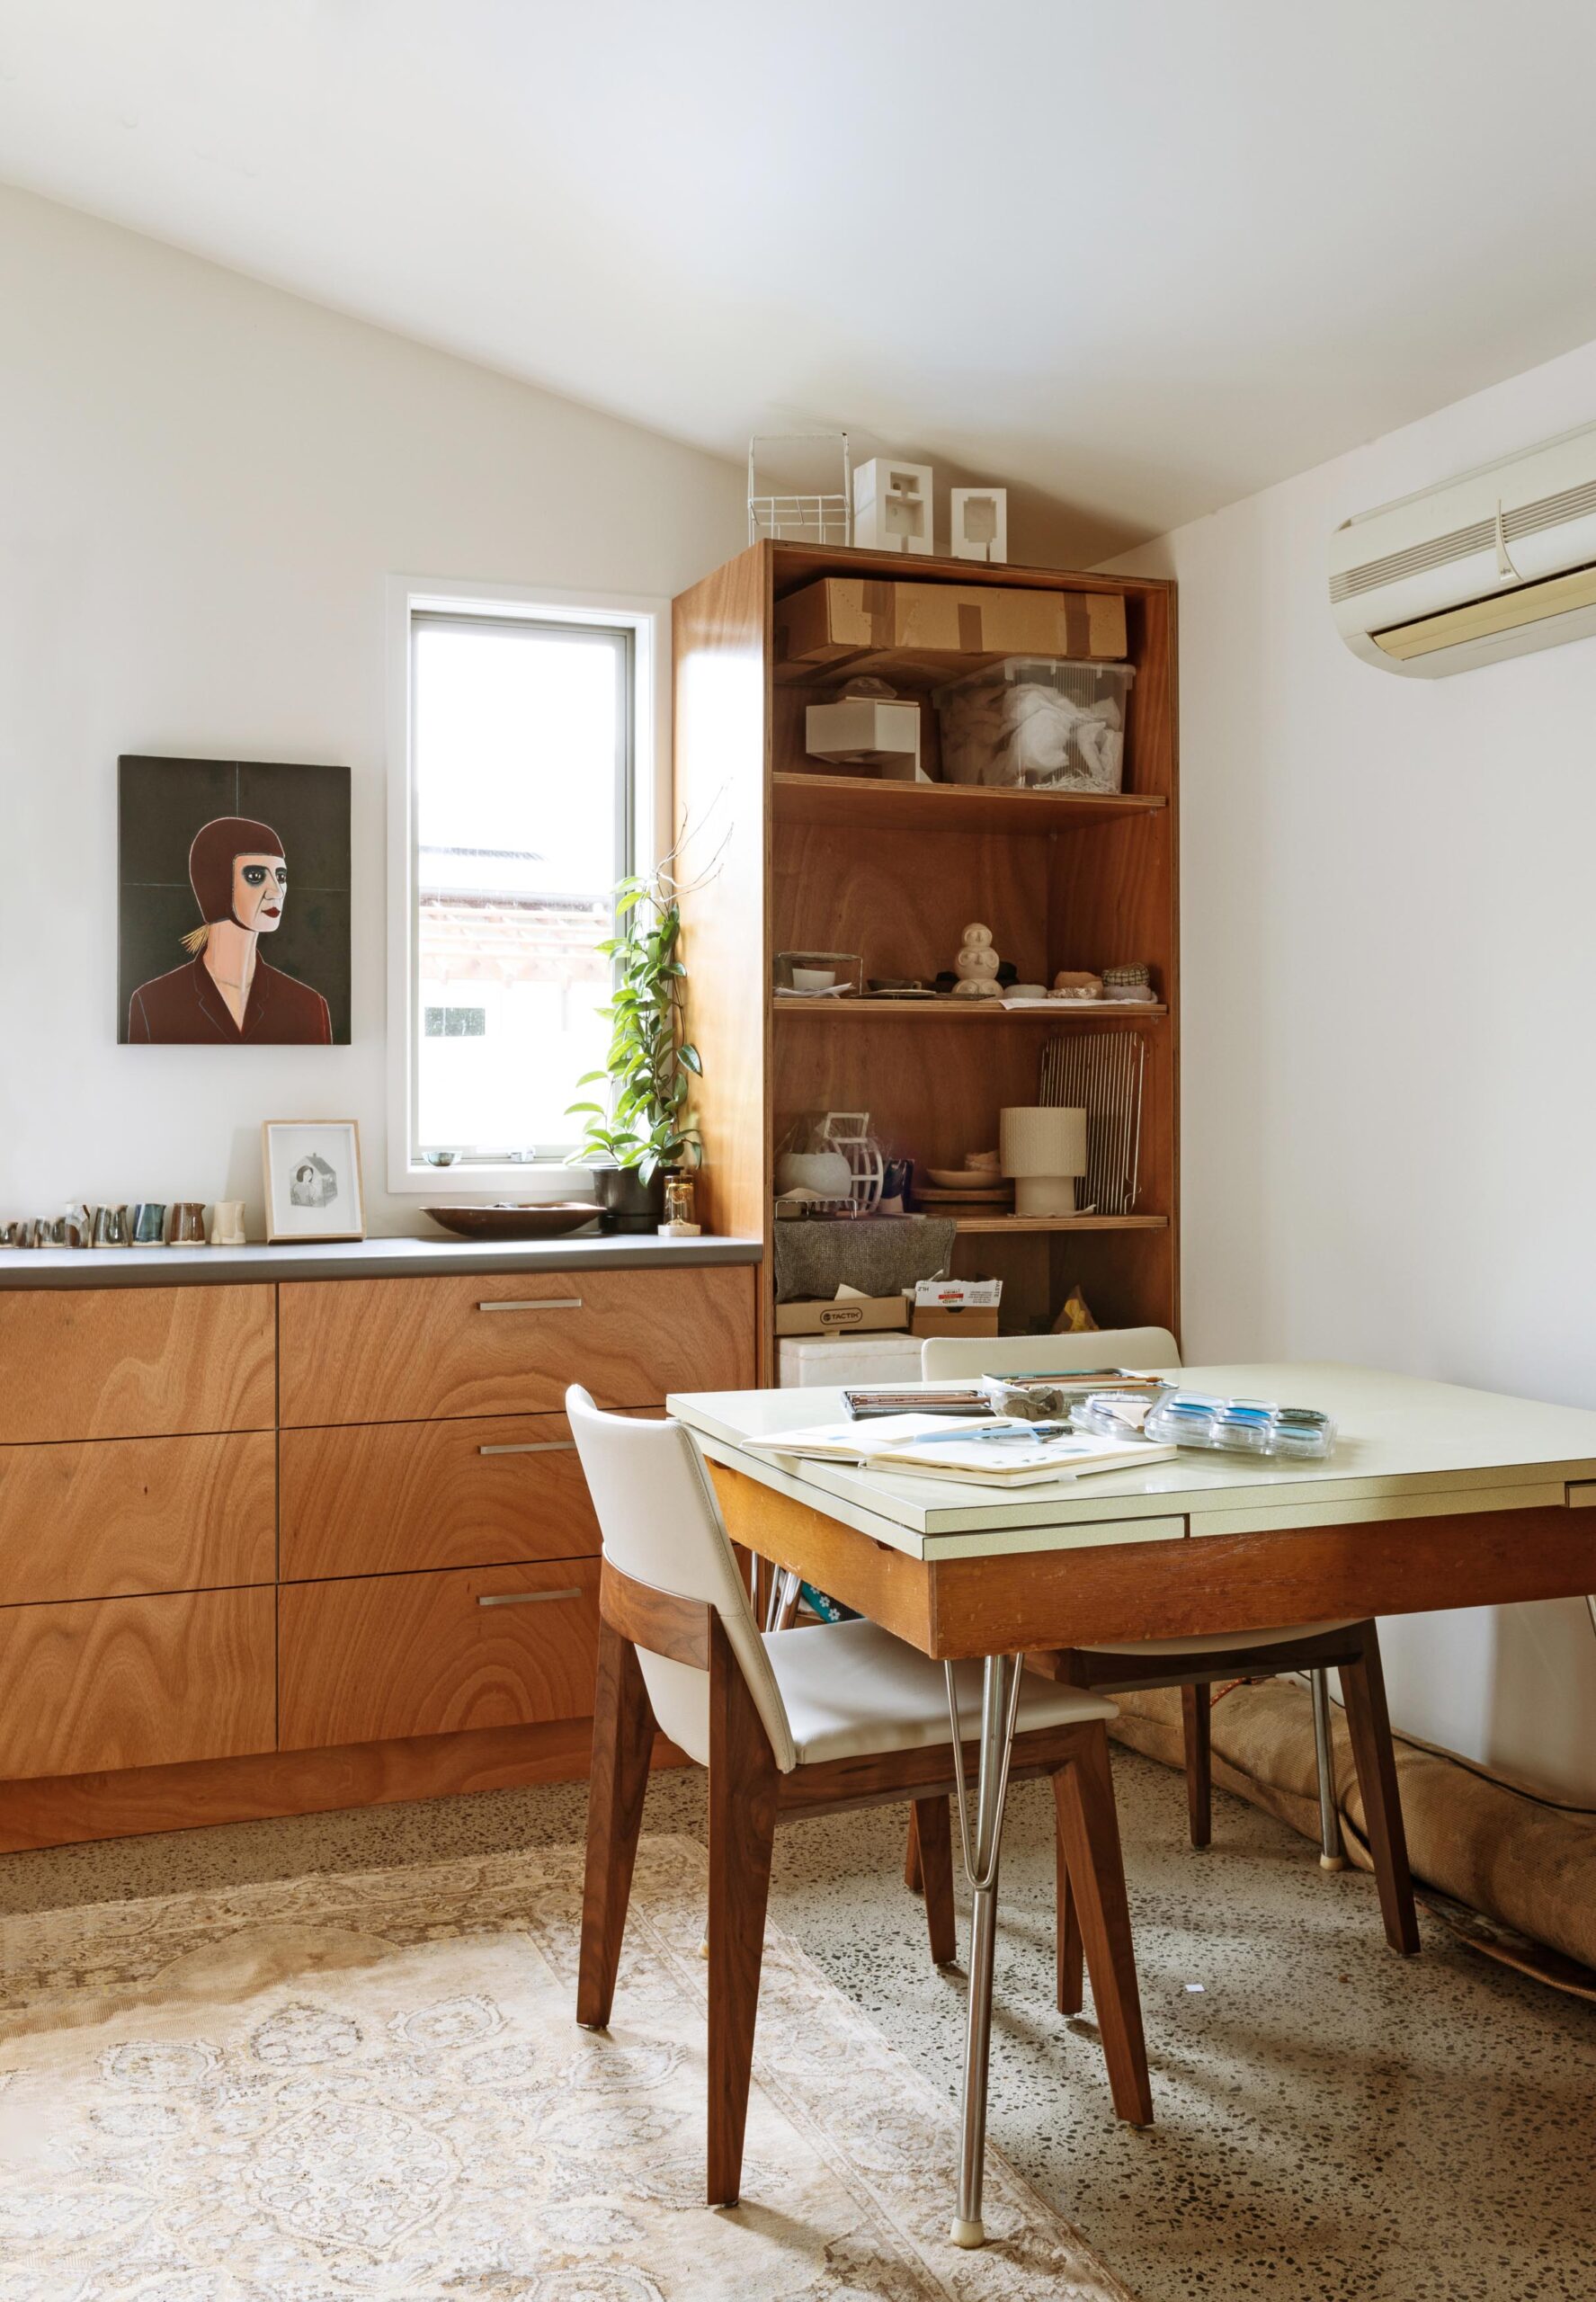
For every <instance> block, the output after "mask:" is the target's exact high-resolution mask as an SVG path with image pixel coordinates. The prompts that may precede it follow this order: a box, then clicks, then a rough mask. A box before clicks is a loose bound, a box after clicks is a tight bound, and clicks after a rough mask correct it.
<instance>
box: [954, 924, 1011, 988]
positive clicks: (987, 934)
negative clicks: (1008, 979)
mask: <svg viewBox="0 0 1596 2302" xmlns="http://www.w3.org/2000/svg"><path fill="white" fill-rule="evenodd" d="M953 972H954V974H955V975H956V976H957V977H958V982H957V983H956V984H955V985H954V986H953V992H954V996H955V997H956V998H959V999H998V998H1001V997H1002V993H1001V991H1000V990H999V988H998V982H997V952H996V950H994V946H993V941H992V930H991V928H990V927H983V926H982V924H981V923H980V921H979V920H978V919H977V920H972V921H971V923H970V924H969V925H968V926H967V928H965V929H964V930H963V931H962V932H961V933H960V936H959V941H958V958H957V959H955V960H954V962H953Z"/></svg>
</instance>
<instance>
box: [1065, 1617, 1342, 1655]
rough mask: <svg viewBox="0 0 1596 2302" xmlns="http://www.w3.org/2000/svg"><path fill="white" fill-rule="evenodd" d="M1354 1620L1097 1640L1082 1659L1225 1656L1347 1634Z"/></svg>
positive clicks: (1087, 1648) (1294, 1623)
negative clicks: (1200, 1634) (1208, 1633)
mask: <svg viewBox="0 0 1596 2302" xmlns="http://www.w3.org/2000/svg"><path fill="white" fill-rule="evenodd" d="M1353 1619H1355V1618H1353V1617H1349V1618H1348V1619H1347V1621H1345V1622H1289V1623H1279V1624H1277V1625H1276V1627H1275V1628H1274V1629H1273V1630H1232V1631H1226V1632H1225V1633H1223V1634H1222V1635H1219V1636H1217V1637H1208V1636H1205V1637H1200V1638H1094V1639H1093V1640H1092V1644H1091V1646H1083V1648H1082V1649H1081V1652H1082V1653H1083V1655H1226V1654H1229V1653H1231V1652H1233V1651H1234V1650H1235V1649H1236V1648H1238V1647H1245V1646H1285V1645H1287V1644H1288V1642H1291V1641H1299V1640H1302V1639H1305V1638H1324V1637H1328V1635H1329V1633H1330V1632H1331V1631H1333V1630H1345V1629H1347V1628H1349V1627H1350V1624H1351V1621H1352V1620H1353Z"/></svg>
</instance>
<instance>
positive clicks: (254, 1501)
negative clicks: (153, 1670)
mask: <svg viewBox="0 0 1596 2302" xmlns="http://www.w3.org/2000/svg"><path fill="white" fill-rule="evenodd" d="M274 1448H275V1441H273V1438H272V1433H271V1432H269V1431H240V1432H227V1433H224V1434H220V1435H212V1436H210V1437H207V1438H202V1439H95V1440H89V1441H82V1442H78V1443H72V1442H67V1441H59V1442H57V1443H56V1444H53V1445H50V1446H45V1447H0V1606H13V1605H20V1604H24V1603H31V1602H38V1601H40V1600H57V1599H63V1600H64V1599H107V1598H120V1597H122V1596H124V1595H126V1594H129V1593H136V1592H153V1591H200V1590H212V1589H216V1588H218V1586H220V1585H222V1584H240V1583H270V1582H272V1580H273V1579H274V1576H275V1574H276V1560H277V1480H276V1466H275V1463H274V1461H273V1453H274ZM4 1699H5V1698H4V1695H0V1703H4Z"/></svg>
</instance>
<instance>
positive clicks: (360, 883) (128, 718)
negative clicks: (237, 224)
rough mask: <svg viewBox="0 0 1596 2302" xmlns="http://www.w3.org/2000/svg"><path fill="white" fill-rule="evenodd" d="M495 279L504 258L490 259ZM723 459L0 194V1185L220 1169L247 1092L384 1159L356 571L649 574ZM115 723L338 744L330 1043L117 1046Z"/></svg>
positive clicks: (33, 1196) (696, 538) (323, 756)
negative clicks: (342, 1124) (344, 1008)
mask: <svg viewBox="0 0 1596 2302" xmlns="http://www.w3.org/2000/svg"><path fill="white" fill-rule="evenodd" d="M517 292H518V290H517V287H516V283H515V281H513V280H507V281H505V282H504V294H505V295H506V296H511V297H513V296H514V295H515V294H516V293H517ZM743 495H744V481H743V474H742V472H741V470H740V468H736V467H734V466H732V465H730V464H727V463H724V462H722V461H720V460H718V459H716V458H713V457H709V456H706V455H702V454H700V453H697V452H696V451H692V450H689V449H683V448H680V447H677V446H674V445H673V444H671V443H670V442H666V441H664V440H663V439H660V438H657V437H656V436H655V435H654V434H652V433H646V432H644V431H641V430H638V429H637V428H635V427H633V426H631V425H629V424H622V423H619V422H617V421H615V420H614V419H612V418H611V417H608V416H604V415H597V414H593V413H592V412H590V411H588V410H586V409H583V408H580V407H577V406H573V405H572V404H571V403H569V402H567V401H565V400H561V399H557V398H555V397H551V396H549V395H548V394H545V393H541V392H539V391H536V390H534V389H532V388H530V387H528V386H526V385H524V384H520V383H514V382H512V381H509V380H508V379H504V378H503V377H500V376H497V375H495V374H493V373H491V372H489V371H488V370H485V369H481V368H477V367H474V366H472V365H470V364H468V362H466V361H459V360H454V359H450V358H449V357H447V356H446V355H444V354H442V353H440V352H431V351H427V350H424V348H422V347H421V346H420V345H417V344H412V343H410V342H408V341H406V339H404V338H401V337H398V336H395V335H387V334H384V333H383V332H382V331H381V330H379V329H377V328H372V327H368V326H362V325H361V324H360V323H359V322H356V321H352V320H348V319H344V318H342V317H337V316H335V315H334V314H333V313H330V312H327V311H325V310H323V309H321V308H319V307H317V306H315V305H312V304H308V303H306V302H303V301H302V300H300V299H297V298H295V297H292V296H288V295H282V294H280V293H278V292H276V291H275V290H272V289H268V288H263V287H261V286H259V285H257V284H255V283H254V282H252V281H246V280H245V279H243V278H241V277H240V276H238V275H237V274H236V273H233V272H227V271H223V270H221V269H219V268H218V267H216V266H214V265H211V264H209V263H202V262H201V261H199V260H197V259H195V258H193V257H192V256H187V255H183V254H178V253H176V252H175V251H174V250H172V249H170V248H167V247H163V246H161V245H157V244H156V243H155V242H154V241H151V240H147V239H143V238H140V237H138V236H134V235H132V234H130V233H127V232H123V231H120V230H118V229H115V228H112V227H110V226H107V225H104V224H101V223H97V222H94V221H93V220H91V219H88V218H85V217H84V216H80V215H77V214H75V213H73V212H72V211H70V210H67V209H64V208H59V207H56V206H53V205H50V204H49V203H47V202H44V201H38V200H34V199H31V198H29V197H27V196H25V195H22V194H20V193H15V192H4V191H0V986H3V988H4V999H3V1002H0V1015H3V1018H4V1020H3V1022H0V1215H10V1214H37V1213H42V1212H46V1211H49V1209H53V1208H55V1207H56V1206H58V1204H59V1203H60V1202H61V1201H63V1200H66V1199H67V1198H68V1197H82V1198H85V1199H87V1200H110V1199H111V1198H113V1197H114V1198H116V1199H119V1200H135V1199H140V1198H146V1197H147V1198H151V1199H164V1200H173V1199H180V1198H188V1199H203V1200H216V1199H219V1198H232V1199H244V1200H247V1201H248V1202H249V1209H250V1214H249V1220H250V1227H251V1231H252V1235H253V1236H260V1224H261V1216H262V1207H261V1171H260V1122H261V1120H263V1119H265V1118H292V1117H299V1116H304V1117H312V1118H314V1117H351V1116H352V1117H354V1118H356V1119H358V1120H360V1121H361V1135H362V1138H363V1145H364V1151H365V1162H364V1164H365V1174H366V1188H367V1195H368V1206H367V1217H368V1225H369V1227H370V1229H372V1230H373V1231H383V1230H387V1231H400V1230H406V1231H408V1230H421V1229H424V1228H426V1224H425V1220H424V1218H422V1217H419V1216H417V1215H416V1213H415V1207H414V1203H413V1202H407V1201H405V1200H390V1199H389V1198H388V1193H387V1191H386V1189H385V1180H386V1176H387V1157H386V1148H385V1136H384V1096H385V1047H384V1029H385V997H386V977H385V971H384V948H385V946H384V937H385V919H384V901H385V886H384V870H385V854H386V850H385V847H384V830H383V784H384V772H385V743H386V726H385V710H386V689H385V684H384V579H385V577H386V576H388V575H390V574H394V575H400V574H408V575H418V576H445V577H450V578H452V579H455V580H459V581H465V582H468V581H486V582H493V583H507V584H547V585H549V586H552V587H557V588H558V589H560V590H569V591H589V590H591V591H601V592H620V593H673V592H676V591H680V590H681V589H682V587H683V585H685V584H688V583H691V581H692V580H693V579H694V578H695V577H697V576H700V575H702V574H703V573H704V572H705V571H706V570H707V569H709V568H711V567H716V566H717V565H718V563H719V562H720V561H721V560H723V559H725V558H727V557H728V556H729V555H730V554H731V553H732V552H734V551H736V549H738V548H739V547H740V545H741V543H742V541H743V540H744V535H745V514H744V510H743ZM120 752H147V753H155V754H189V755H192V756H196V757H202V758H229V759H230V758H238V757H254V758H260V759H272V760H301V759H302V760H335V761H344V762H347V763H349V764H350V765H351V767H352V769H353V818H354V820H353V833H354V840H353V858H354V860H353V881H354V885H353V910H354V925H353V943H354V949H353V974H354V985H353V988H354V1020H353V1041H352V1045H351V1046H349V1047H347V1048H327V1049H318V1050H310V1049H301V1048H236V1049H227V1048H213V1049H205V1048H135V1047H119V1046H117V1044H116V1008H117V995H116V844H115V843H116V761H117V754H119V753H120Z"/></svg>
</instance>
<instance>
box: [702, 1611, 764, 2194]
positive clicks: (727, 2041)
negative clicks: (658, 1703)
mask: <svg viewBox="0 0 1596 2302" xmlns="http://www.w3.org/2000/svg"><path fill="white" fill-rule="evenodd" d="M778 1780H779V1777H778V1773H777V1768H776V1760H775V1755H774V1753H773V1752H772V1751H771V1745H770V1742H769V1739H768V1737H767V1736H766V1734H765V1730H764V1725H763V1722H762V1719H761V1718H760V1715H759V1712H758V1711H757V1709H755V1708H754V1703H753V1696H752V1695H751V1694H750V1693H749V1691H748V1688H747V1685H746V1682H745V1680H744V1677H743V1673H742V1672H741V1671H740V1669H739V1668H738V1666H737V1663H736V1657H735V1655H733V1654H732V1651H731V1646H730V1643H729V1641H728V1640H727V1636H726V1632H725V1630H724V1629H723V1628H722V1627H721V1624H720V1622H719V1619H718V1618H717V1619H716V1621H715V1624H714V1628H713V1630H712V1632H711V1635H710V1648H709V2165H708V2184H707V2195H708V2199H709V2204H710V2205H711V2206H735V2205H736V2202H737V2198H738V2195H739V2192H740V2190H741V2187H742V2180H743V2136H744V2131H745V2128H746V2125H747V2122H748V2087H749V2081H750V2078H751V2075H752V2073H753V2026H754V2021H755V2018H756V2016H757V2014H758V2011H759V1971H760V1966H761V1964H762V1959H763V1956H764V1937H765V1907H766V1905H767V1903H768V1901H769V1899H770V1890H771V1850H772V1848H773V1846H774V1843H775V1836H776V1794H777V1784H778Z"/></svg>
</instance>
